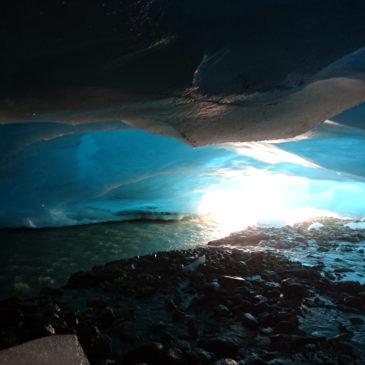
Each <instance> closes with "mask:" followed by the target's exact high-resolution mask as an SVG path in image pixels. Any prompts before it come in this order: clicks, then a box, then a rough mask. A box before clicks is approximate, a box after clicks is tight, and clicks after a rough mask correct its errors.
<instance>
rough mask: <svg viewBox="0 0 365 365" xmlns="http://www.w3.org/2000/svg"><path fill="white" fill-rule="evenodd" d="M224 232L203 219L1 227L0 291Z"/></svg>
mask: <svg viewBox="0 0 365 365" xmlns="http://www.w3.org/2000/svg"><path fill="white" fill-rule="evenodd" d="M223 235H224V232H222V231H221V230H219V228H218V227H217V225H216V224H214V223H213V222H210V221H207V220H203V219H190V220H182V221H169V222H142V221H134V222H121V223H106V224H92V225H85V226H75V227H65V228H53V229H41V230H0V242H1V245H0V297H1V298H4V297H7V296H9V295H11V294H15V293H16V294H23V295H29V294H34V293H36V292H37V290H39V289H40V288H41V287H42V286H49V285H52V286H53V285H56V286H58V285H62V284H64V283H65V280H67V278H68V277H69V276H70V274H72V273H73V272H76V271H81V270H88V269H91V268H92V267H93V266H94V265H100V264H104V263H106V262H108V261H112V260H117V259H120V258H127V257H132V256H138V255H146V254H150V253H153V252H156V251H166V250H171V249H187V248H191V247H193V246H196V245H200V244H205V243H207V242H208V241H210V240H212V239H216V238H219V237H222V236H223Z"/></svg>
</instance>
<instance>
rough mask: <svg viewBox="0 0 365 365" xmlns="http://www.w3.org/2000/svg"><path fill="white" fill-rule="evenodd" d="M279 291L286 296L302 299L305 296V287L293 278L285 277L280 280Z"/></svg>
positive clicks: (306, 292)
mask: <svg viewBox="0 0 365 365" xmlns="http://www.w3.org/2000/svg"><path fill="white" fill-rule="evenodd" d="M281 291H282V292H283V294H284V295H285V296H286V297H288V298H293V299H294V298H298V299H302V298H304V297H306V296H307V294H308V291H307V289H306V287H305V286H304V285H303V284H302V283H300V282H298V281H296V280H295V279H293V278H287V279H284V280H282V281H281Z"/></svg>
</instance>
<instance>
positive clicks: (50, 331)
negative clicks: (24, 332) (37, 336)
mask: <svg viewBox="0 0 365 365" xmlns="http://www.w3.org/2000/svg"><path fill="white" fill-rule="evenodd" d="M42 333H43V335H44V336H51V335H55V334H56V331H55V329H54V328H53V326H52V325H51V324H48V325H45V326H43V331H42Z"/></svg>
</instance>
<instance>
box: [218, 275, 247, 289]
mask: <svg viewBox="0 0 365 365" xmlns="http://www.w3.org/2000/svg"><path fill="white" fill-rule="evenodd" d="M218 281H219V284H221V285H222V287H224V288H238V287H241V286H248V285H250V286H252V285H251V284H250V283H249V282H248V281H247V280H246V279H244V278H242V277H240V276H229V275H222V276H220V277H219V278H218Z"/></svg>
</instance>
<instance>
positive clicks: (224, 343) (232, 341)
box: [199, 334, 241, 357]
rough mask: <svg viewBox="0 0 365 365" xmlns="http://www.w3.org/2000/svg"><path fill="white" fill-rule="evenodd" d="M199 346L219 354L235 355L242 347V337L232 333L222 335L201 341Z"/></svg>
mask: <svg viewBox="0 0 365 365" xmlns="http://www.w3.org/2000/svg"><path fill="white" fill-rule="evenodd" d="M199 346H201V347H202V348H203V349H205V350H207V351H209V352H212V353H214V354H216V355H217V356H222V357H226V356H233V355H235V354H236V353H237V352H238V350H239V348H240V347H241V339H240V338H239V337H237V336H234V335H233V336H232V335H229V334H227V335H220V336H216V337H211V338H207V339H205V340H201V341H199Z"/></svg>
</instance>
